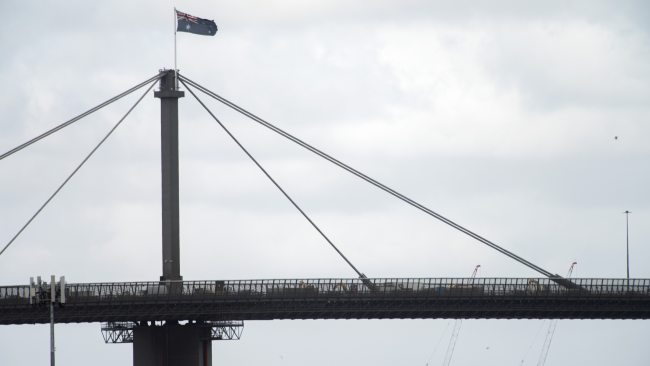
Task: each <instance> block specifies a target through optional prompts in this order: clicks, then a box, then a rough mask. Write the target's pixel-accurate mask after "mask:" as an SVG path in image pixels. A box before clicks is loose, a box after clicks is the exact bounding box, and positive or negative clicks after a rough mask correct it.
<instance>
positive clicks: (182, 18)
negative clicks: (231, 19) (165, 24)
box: [176, 10, 217, 36]
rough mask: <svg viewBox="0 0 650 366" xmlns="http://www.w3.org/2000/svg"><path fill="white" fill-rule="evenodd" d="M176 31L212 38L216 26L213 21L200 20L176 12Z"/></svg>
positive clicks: (215, 31)
mask: <svg viewBox="0 0 650 366" xmlns="http://www.w3.org/2000/svg"><path fill="white" fill-rule="evenodd" d="M176 23H177V25H176V31H178V32H189V33H194V34H202V35H204V36H214V35H215V33H217V25H216V24H215V23H214V20H208V19H201V18H197V17H195V16H192V15H189V14H186V13H183V12H180V11H178V10H176Z"/></svg>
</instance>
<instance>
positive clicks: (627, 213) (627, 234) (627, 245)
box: [623, 210, 632, 281]
mask: <svg viewBox="0 0 650 366" xmlns="http://www.w3.org/2000/svg"><path fill="white" fill-rule="evenodd" d="M623 213H624V214H625V252H626V254H627V280H628V281H630V224H629V222H630V221H629V218H630V214H631V213H632V212H630V211H628V210H625V212H623Z"/></svg>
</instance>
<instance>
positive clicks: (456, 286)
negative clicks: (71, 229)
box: [0, 278, 650, 306]
mask: <svg viewBox="0 0 650 366" xmlns="http://www.w3.org/2000/svg"><path fill="white" fill-rule="evenodd" d="M367 281H370V282H367ZM570 281H571V283H572V284H573V286H569V287H567V286H564V285H561V284H558V283H557V282H554V281H553V280H551V279H548V278H374V279H368V280H364V281H362V280H360V279H277V280H228V281H224V280H213V281H182V282H181V281H179V282H174V281H165V282H115V283H78V284H75V283H71V284H66V286H65V298H66V301H67V302H68V303H71V304H75V303H79V304H83V303H115V302H129V303H134V302H151V301H154V302H159V301H185V300H187V301H203V300H211V299H222V300H226V301H227V300H241V299H251V300H255V299H260V300H263V299H274V298H287V297H291V298H298V299H317V298H349V297H367V298H369V299H377V298H391V297H406V298H431V299H434V298H449V297H494V298H504V297H516V298H526V297H536V298H539V297H549V298H551V297H564V298H568V297H589V298H593V297H612V296H625V297H628V298H629V297H648V296H650V279H630V280H626V279H606V278H578V279H571V280H570ZM368 283H372V285H371V286H368V285H367V284H368ZM57 289H58V290H59V291H60V288H59V287H57ZM50 296H51V295H50V287H49V285H47V284H45V285H43V286H42V287H41V288H36V287H30V286H1V287H0V306H15V305H25V304H39V303H42V302H45V301H49V298H50Z"/></svg>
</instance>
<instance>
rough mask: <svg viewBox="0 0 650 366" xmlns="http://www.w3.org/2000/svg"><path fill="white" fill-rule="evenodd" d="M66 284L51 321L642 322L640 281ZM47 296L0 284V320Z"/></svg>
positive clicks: (16, 319) (33, 319) (39, 307)
mask: <svg viewBox="0 0 650 366" xmlns="http://www.w3.org/2000/svg"><path fill="white" fill-rule="evenodd" d="M367 281H370V282H372V284H373V286H371V287H370V288H369V287H366V285H365V284H364V282H363V281H361V280H359V279H315V280H313V279H312V280H257V281H250V280H248V281H185V282H181V281H178V282H172V281H168V282H128V283H99V284H98V283H95V284H93V283H89V284H67V285H66V290H65V291H66V294H65V297H66V303H65V304H64V305H63V306H61V307H59V308H57V309H56V310H55V321H56V322H58V323H81V322H121V321H133V322H138V321H159V320H178V321H183V320H202V321H222V320H268V319H416V318H483V319H522V318H535V319H650V279H630V280H629V281H628V280H625V279H573V280H571V281H572V283H573V284H574V285H575V286H574V287H571V288H567V287H565V286H562V285H558V284H557V283H555V282H553V281H552V280H550V279H547V278H536V279H529V278H477V279H471V278H456V279H439V278H425V279H422V278H417V279H413V278H401V279H367ZM48 296H49V295H48V293H47V292H45V291H41V289H39V288H30V286H5V287H0V324H30V323H47V322H48V321H49V318H48V310H47V307H46V306H45V304H46V303H47V301H49V297H48Z"/></svg>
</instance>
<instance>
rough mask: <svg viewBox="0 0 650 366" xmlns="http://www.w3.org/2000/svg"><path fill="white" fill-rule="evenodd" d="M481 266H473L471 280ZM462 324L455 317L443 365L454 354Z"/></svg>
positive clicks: (448, 361) (445, 365)
mask: <svg viewBox="0 0 650 366" xmlns="http://www.w3.org/2000/svg"><path fill="white" fill-rule="evenodd" d="M479 268H481V265H480V264H477V265H476V267H474V272H472V276H471V278H472V282H474V281H473V280H474V278H476V274H477V273H478V269H479ZM462 324H463V320H462V319H456V321H455V322H454V328H453V329H452V331H451V339H449V345H448V346H447V352H446V353H445V359H444V361H443V362H442V364H443V366H449V364H451V357H452V356H453V355H454V348H456V341H457V340H458V334H459V333H460V326H461V325H462Z"/></svg>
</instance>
